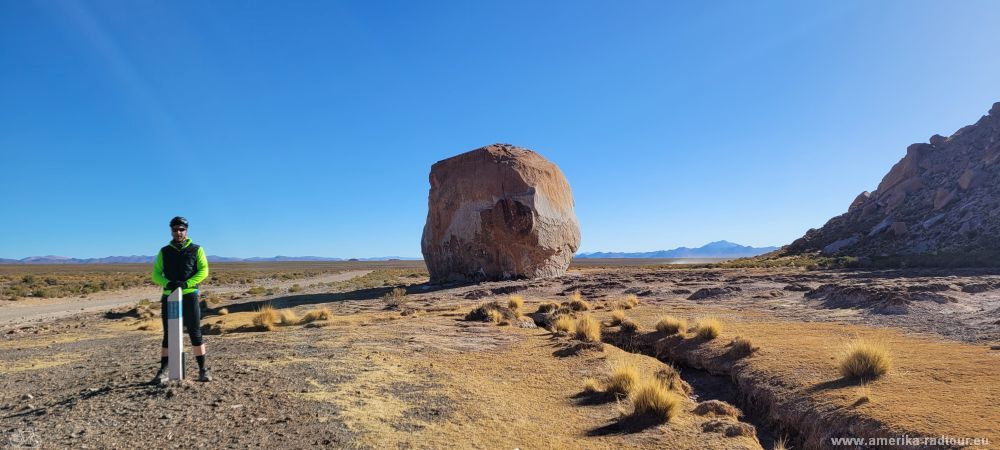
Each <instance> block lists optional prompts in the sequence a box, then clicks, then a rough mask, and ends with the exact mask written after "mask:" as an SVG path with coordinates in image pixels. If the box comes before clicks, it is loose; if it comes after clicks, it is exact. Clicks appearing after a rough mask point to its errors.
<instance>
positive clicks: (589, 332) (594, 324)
mask: <svg viewBox="0 0 1000 450" xmlns="http://www.w3.org/2000/svg"><path fill="white" fill-rule="evenodd" d="M576 338H577V339H579V340H581V341H585V342H601V324H600V323H599V322H598V321H597V320H596V319H594V318H593V317H591V316H590V315H589V314H588V315H586V316H583V317H581V318H579V319H577V321H576Z"/></svg>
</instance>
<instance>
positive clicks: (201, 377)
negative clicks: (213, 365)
mask: <svg viewBox="0 0 1000 450" xmlns="http://www.w3.org/2000/svg"><path fill="white" fill-rule="evenodd" d="M198 381H212V369H201V370H199V371H198Z"/></svg>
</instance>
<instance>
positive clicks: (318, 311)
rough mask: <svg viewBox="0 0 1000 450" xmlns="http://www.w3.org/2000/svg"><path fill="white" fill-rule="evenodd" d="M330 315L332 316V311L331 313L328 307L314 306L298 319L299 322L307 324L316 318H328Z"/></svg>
mask: <svg viewBox="0 0 1000 450" xmlns="http://www.w3.org/2000/svg"><path fill="white" fill-rule="evenodd" d="M331 317H333V313H331V312H330V310H329V309H328V308H315V309H312V310H310V311H309V312H307V313H306V315H304V316H302V319H300V320H299V324H300V325H301V324H307V323H310V322H315V321H317V320H328V319H329V318H331Z"/></svg>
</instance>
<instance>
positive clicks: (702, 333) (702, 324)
mask: <svg viewBox="0 0 1000 450" xmlns="http://www.w3.org/2000/svg"><path fill="white" fill-rule="evenodd" d="M695 326H696V327H697V335H698V337H699V338H701V339H715V338H717V337H719V332H720V331H722V322H719V320H718V319H714V318H711V317H708V318H704V319H700V320H698V323H697V324H696V325H695Z"/></svg>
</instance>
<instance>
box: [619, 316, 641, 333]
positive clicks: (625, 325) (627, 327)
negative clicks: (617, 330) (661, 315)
mask: <svg viewBox="0 0 1000 450" xmlns="http://www.w3.org/2000/svg"><path fill="white" fill-rule="evenodd" d="M621 328H622V331H623V332H625V333H635V332H637V331H639V324H637V323H635V322H633V321H631V320H629V319H625V320H623V321H622V323H621Z"/></svg>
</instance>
